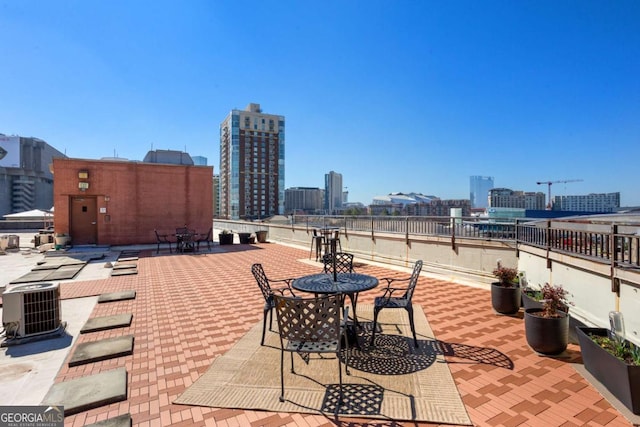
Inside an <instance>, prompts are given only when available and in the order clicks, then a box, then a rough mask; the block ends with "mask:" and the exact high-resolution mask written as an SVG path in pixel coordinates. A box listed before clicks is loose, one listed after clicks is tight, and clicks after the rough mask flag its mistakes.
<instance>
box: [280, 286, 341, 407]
mask: <svg viewBox="0 0 640 427" xmlns="http://www.w3.org/2000/svg"><path fill="white" fill-rule="evenodd" d="M273 299H274V303H275V308H276V315H277V317H278V330H279V332H280V390H281V393H280V401H281V402H284V353H285V352H289V354H290V355H291V373H293V374H295V370H294V367H293V353H334V354H335V355H336V359H337V360H338V378H339V381H340V400H339V401H340V403H342V401H343V390H342V366H341V362H340V352H341V350H342V342H343V341H344V343H345V350H346V354H347V355H345V357H344V365H345V371H346V373H347V375H349V364H348V353H349V342H348V339H347V335H346V326H345V322H344V319H346V318H347V316H346V312H345V313H342V316H343V317H342V319H341V312H342V311H343V309H342V304H341V298H340V296H339V295H325V296H322V297H316V298H295V297H294V298H292V297H285V296H281V295H274V296H273Z"/></svg>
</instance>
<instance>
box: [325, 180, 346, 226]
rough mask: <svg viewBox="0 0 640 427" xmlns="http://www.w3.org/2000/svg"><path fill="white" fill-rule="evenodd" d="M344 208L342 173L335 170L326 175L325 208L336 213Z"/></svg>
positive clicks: (328, 211) (328, 212)
mask: <svg viewBox="0 0 640 427" xmlns="http://www.w3.org/2000/svg"><path fill="white" fill-rule="evenodd" d="M341 208H342V174H341V173H337V172H334V171H331V172H329V173H328V174H325V176H324V209H325V211H326V213H327V214H329V215H331V214H335V213H336V212H337V211H338V210H340V209H341Z"/></svg>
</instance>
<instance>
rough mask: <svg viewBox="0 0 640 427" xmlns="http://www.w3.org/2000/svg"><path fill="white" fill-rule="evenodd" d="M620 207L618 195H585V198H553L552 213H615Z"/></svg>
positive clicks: (617, 193)
mask: <svg viewBox="0 0 640 427" xmlns="http://www.w3.org/2000/svg"><path fill="white" fill-rule="evenodd" d="M619 207H620V193H619V192H616V193H599V194H595V193H592V194H587V195H585V196H554V198H553V210H554V211H574V212H602V213H605V212H607V213H608V212H615V211H616V209H617V208H619Z"/></svg>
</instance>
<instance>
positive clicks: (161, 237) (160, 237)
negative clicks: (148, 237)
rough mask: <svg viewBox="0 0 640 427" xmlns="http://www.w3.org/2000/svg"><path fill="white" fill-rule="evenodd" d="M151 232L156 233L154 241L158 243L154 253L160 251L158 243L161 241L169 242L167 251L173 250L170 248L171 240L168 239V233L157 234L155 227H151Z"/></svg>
mask: <svg viewBox="0 0 640 427" xmlns="http://www.w3.org/2000/svg"><path fill="white" fill-rule="evenodd" d="M153 232H154V233H156V243H157V244H158V247H157V249H156V253H160V244H162V243H168V244H169V252H170V253H173V251H172V250H171V241H170V240H169V235H168V234H159V233H158V230H156V229H155V228H154V229H153Z"/></svg>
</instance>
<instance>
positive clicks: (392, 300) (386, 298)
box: [371, 260, 422, 348]
mask: <svg viewBox="0 0 640 427" xmlns="http://www.w3.org/2000/svg"><path fill="white" fill-rule="evenodd" d="M421 270H422V260H418V261H416V263H415V265H414V266H413V273H412V274H411V277H407V278H403V279H396V278H384V279H382V280H386V281H387V286H386V288H385V290H384V293H383V294H382V296H380V297H376V298H375V299H374V302H373V330H372V332H371V345H372V346H373V342H374V340H375V337H376V325H377V323H378V314H379V313H380V310H382V309H383V308H404V309H405V310H407V314H408V315H409V325H410V326H411V332H412V333H413V342H414V344H415V346H416V348H417V347H418V340H417V338H416V327H415V324H414V323H413V305H412V303H411V298H412V297H413V291H414V290H415V288H416V285H417V284H418V277H420V271H421ZM397 282H407V285H406V286H397V285H396V283H397Z"/></svg>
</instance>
